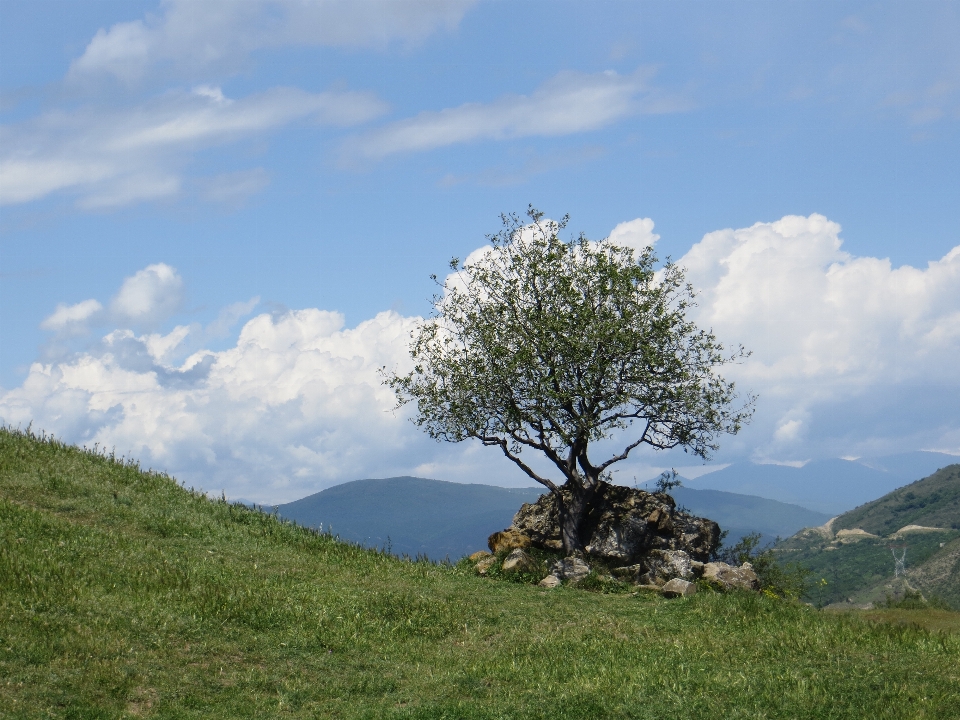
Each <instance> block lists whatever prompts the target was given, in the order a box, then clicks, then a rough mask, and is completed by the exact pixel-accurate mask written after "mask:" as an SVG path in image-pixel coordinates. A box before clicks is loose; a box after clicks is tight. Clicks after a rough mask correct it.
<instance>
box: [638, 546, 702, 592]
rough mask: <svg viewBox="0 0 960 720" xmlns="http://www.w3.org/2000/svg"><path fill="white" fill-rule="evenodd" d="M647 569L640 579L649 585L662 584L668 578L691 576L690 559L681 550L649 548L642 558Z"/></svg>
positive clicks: (683, 578) (685, 578) (688, 577)
mask: <svg viewBox="0 0 960 720" xmlns="http://www.w3.org/2000/svg"><path fill="white" fill-rule="evenodd" d="M644 564H645V565H646V568H647V571H646V573H645V574H644V575H642V576H641V581H642V582H644V583H645V584H650V585H663V584H664V583H665V582H667V581H668V580H672V579H673V578H680V579H682V580H688V579H690V578H692V577H693V567H692V565H691V564H692V560H691V559H690V556H689V555H687V553H685V552H684V551H683V550H651V551H650V553H649V554H648V555H647V557H646V558H645V559H644Z"/></svg>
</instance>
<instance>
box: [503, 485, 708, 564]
mask: <svg viewBox="0 0 960 720" xmlns="http://www.w3.org/2000/svg"><path fill="white" fill-rule="evenodd" d="M562 491H563V492H565V493H569V491H568V490H562ZM581 529H582V535H581V537H583V538H584V539H585V540H586V551H587V554H588V555H591V556H594V557H597V558H601V559H603V560H605V561H607V562H611V563H616V564H620V565H635V564H640V563H643V564H644V570H643V572H648V570H649V568H647V567H646V559H647V558H648V557H650V556H651V551H654V550H664V551H677V550H681V551H683V552H684V553H685V554H686V555H687V556H688V557H687V559H688V560H689V561H690V562H693V561H697V562H706V561H707V560H708V559H709V557H710V554H711V552H713V551H714V550H716V548H717V546H718V545H719V542H720V527H719V526H718V525H717V524H716V523H715V522H713V521H712V520H706V519H704V518H698V517H693V516H692V515H688V514H687V513H683V512H679V511H678V510H677V509H676V503H674V501H673V498H671V497H670V496H669V495H666V494H664V493H649V492H646V491H645V490H637V489H634V488H628V487H622V486H620V485H610V484H609V483H604V482H601V483H600V486H599V487H598V488H597V491H596V494H595V495H594V498H593V501H592V503H591V506H590V508H589V510H588V512H587V514H586V516H585V517H584V520H583V525H582V526H581ZM509 533H517V534H518V535H520V536H523V537H524V538H527V539H528V542H529V544H530V545H533V546H534V547H539V548H544V549H550V550H560V549H562V548H563V543H562V542H561V540H560V523H559V512H558V508H557V502H556V499H555V498H554V496H553V494H552V493H546V494H544V495H542V496H541V497H540V499H539V500H537V502H535V503H527V504H525V505H523V507H521V508H520V511H519V512H518V513H517V514H516V515H515V516H514V518H513V525H512V526H511V527H510V528H508V529H507V530H505V531H503V532H501V533H494V534H493V535H491V536H490V547H491V549H493V548H494V544H495V542H494V541H495V538H498V540H499V539H500V536H505V535H507V534H509ZM511 537H513V536H511ZM514 547H517V546H514ZM494 551H495V552H496V550H494Z"/></svg>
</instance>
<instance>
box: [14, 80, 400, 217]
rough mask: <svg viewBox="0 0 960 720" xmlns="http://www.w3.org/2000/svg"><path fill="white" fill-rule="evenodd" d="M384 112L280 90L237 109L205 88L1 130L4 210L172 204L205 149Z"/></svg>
mask: <svg viewBox="0 0 960 720" xmlns="http://www.w3.org/2000/svg"><path fill="white" fill-rule="evenodd" d="M385 110H386V106H385V105H384V103H382V102H381V101H380V100H378V99H377V98H376V97H375V96H373V95H371V94H369V93H362V92H349V91H340V92H321V93H308V92H305V91H303V90H298V89H296V88H282V87H281V88H273V89H271V90H268V91H266V92H263V93H257V94H254V95H249V96H247V97H245V98H240V99H236V100H235V99H231V98H228V97H225V96H224V94H223V92H222V91H221V90H220V88H214V87H211V86H200V87H197V88H194V89H193V90H192V91H191V92H182V91H177V92H169V93H165V94H163V95H162V96H160V97H158V98H155V99H153V100H151V101H149V102H146V103H144V104H141V105H137V106H134V107H129V108H125V109H120V110H105V109H103V108H93V107H87V108H84V109H80V110H77V111H75V112H72V113H64V112H61V111H54V112H49V113H46V114H44V115H41V116H39V117H37V118H33V119H31V120H29V121H27V122H25V123H22V124H20V125H17V126H6V127H3V128H0V147H2V148H3V150H2V151H0V204H7V205H9V204H16V203H24V202H29V201H31V200H36V199H38V198H41V197H44V196H46V195H48V194H50V193H53V192H56V191H72V192H74V193H77V194H78V195H79V198H80V204H81V205H82V206H84V207H90V208H95V207H110V206H116V205H123V204H127V203H130V202H134V201H138V200H151V199H157V198H162V197H169V196H172V195H176V194H177V193H178V192H179V191H180V188H181V186H182V182H181V175H182V172H183V167H184V165H186V164H187V162H188V161H189V159H190V157H191V156H192V154H194V153H195V152H197V151H199V150H203V149H205V148H209V147H214V146H219V145H223V144H225V143H230V142H236V141H238V140H241V139H244V138H248V137H253V136H257V135H261V134H263V133H266V132H269V131H272V130H275V129H278V128H281V127H283V126H286V125H289V124H290V123H293V122H296V121H300V120H314V121H318V122H321V123H326V124H330V125H352V124H356V123H361V122H365V121H367V120H369V119H371V118H373V117H376V116H378V115H380V114H382V113H383V112H385ZM265 182H266V178H265V177H264V174H263V173H262V171H260V172H258V171H252V174H251V171H246V174H245V175H234V176H232V177H230V176H227V177H223V176H221V177H220V178H219V179H215V180H214V181H212V183H211V184H210V186H209V187H208V188H207V192H208V194H210V195H211V196H212V199H214V200H222V199H224V195H225V194H230V193H232V194H233V197H234V198H235V197H236V194H237V193H238V192H240V193H243V192H247V193H249V192H251V191H255V190H256V189H257V187H258V186H259V187H262V186H263V185H264V184H265Z"/></svg>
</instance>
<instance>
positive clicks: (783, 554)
mask: <svg viewBox="0 0 960 720" xmlns="http://www.w3.org/2000/svg"><path fill="white" fill-rule="evenodd" d="M958 539H960V533H958V532H957V531H948V532H945V533H912V534H910V535H909V541H908V543H909V548H908V549H907V568H908V569H911V568H918V567H921V566H923V565H924V564H925V563H927V562H928V561H933V559H934V558H935V557H936V556H937V555H938V553H941V552H942V553H948V552H951V553H955V552H956V549H957V545H956V543H957V542H958ZM941 544H945V545H946V547H945V548H941ZM889 545H890V540H889V539H885V538H869V537H868V538H864V539H862V540H859V541H857V542H851V543H839V544H836V543H830V542H829V541H828V540H827V539H826V538H824V537H823V536H821V535H819V534H817V533H809V534H806V535H804V534H800V535H797V536H794V537H792V538H788V539H786V540H783V541H781V542H780V543H778V544H777V546H776V548H775V552H776V555H777V557H778V558H780V560H781V562H784V561H787V560H789V562H791V563H793V564H797V565H802V566H803V567H806V568H808V569H809V570H810V572H811V575H812V576H813V577H815V578H825V579H826V580H827V583H828V584H827V586H826V588H824V589H822V590H820V591H818V592H819V593H820V594H822V601H823V603H824V604H831V603H837V602H845V601H847V600H848V599H849V598H859V600H858V602H869V601H876V600H881V599H882V598H883V597H884V593H883V592H882V589H883V587H884V586H885V585H886V584H887V583H890V582H891V581H892V580H893V575H894V561H893V557H892V555H891V553H890V547H889ZM828 548H829V549H828ZM958 569H960V564H957V565H956V566H955V567H954V569H953V570H952V571H951V572H948V573H947V574H946V577H945V578H944V580H945V582H944V583H940V584H938V585H937V586H936V587H932V588H930V590H932V591H933V593H934V594H937V595H940V596H941V597H943V599H944V600H945V601H947V602H948V603H950V604H951V605H952V606H953V607H954V608H960V586H958V584H957V582H956V578H957V574H956V573H957V570H958ZM874 589H877V593H873V592H872V591H873V590H874ZM922 589H923V590H924V592H927V588H926V587H924V588H922ZM865 593H866V594H867V595H865ZM871 594H872V596H868V595H871ZM805 598H806V599H807V600H809V601H810V602H815V603H816V602H820V598H819V595H818V594H817V593H812V592H808V593H807V594H806V596H805Z"/></svg>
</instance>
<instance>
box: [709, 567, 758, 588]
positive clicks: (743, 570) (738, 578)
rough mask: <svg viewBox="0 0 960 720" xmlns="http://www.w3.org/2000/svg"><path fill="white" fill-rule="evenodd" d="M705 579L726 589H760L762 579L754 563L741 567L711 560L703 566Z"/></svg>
mask: <svg viewBox="0 0 960 720" xmlns="http://www.w3.org/2000/svg"><path fill="white" fill-rule="evenodd" d="M703 579H704V580H707V581H709V582H711V583H713V584H714V585H718V586H719V587H721V588H722V589H724V590H734V589H738V588H739V589H742V590H759V589H760V579H759V578H758V577H757V574H756V573H755V572H754V571H753V565H751V564H750V563H744V564H743V565H741V566H740V567H734V566H733V565H727V563H723V562H711V563H707V564H705V565H704V566H703Z"/></svg>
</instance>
